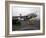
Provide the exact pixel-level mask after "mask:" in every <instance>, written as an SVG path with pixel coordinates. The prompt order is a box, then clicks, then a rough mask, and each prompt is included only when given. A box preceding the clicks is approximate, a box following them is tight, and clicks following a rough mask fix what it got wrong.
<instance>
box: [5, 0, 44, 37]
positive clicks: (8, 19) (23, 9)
mask: <svg viewBox="0 0 46 38" xmlns="http://www.w3.org/2000/svg"><path fill="white" fill-rule="evenodd" d="M5 11H6V13H5V25H6V26H5V31H6V32H5V33H6V34H5V35H6V37H8V36H15V37H16V36H32V35H44V34H45V5H44V3H33V2H20V1H6V2H5Z"/></svg>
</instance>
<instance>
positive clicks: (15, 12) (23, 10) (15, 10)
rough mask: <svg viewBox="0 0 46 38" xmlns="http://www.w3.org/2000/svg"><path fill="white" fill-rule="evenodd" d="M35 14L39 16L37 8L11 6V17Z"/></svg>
mask: <svg viewBox="0 0 46 38" xmlns="http://www.w3.org/2000/svg"><path fill="white" fill-rule="evenodd" d="M32 13H35V14H37V15H38V17H39V16H40V8H39V7H30V6H28V5H27V6H25V5H15V6H12V16H20V14H21V15H22V16H26V15H28V14H32Z"/></svg>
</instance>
